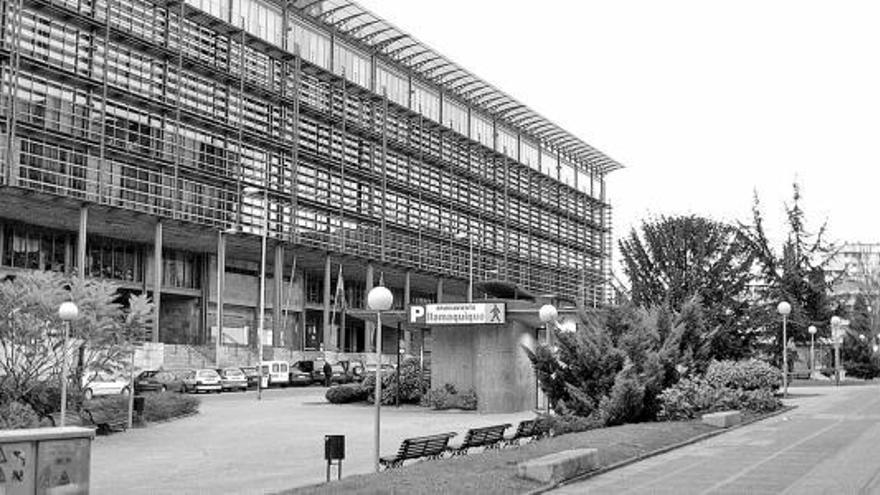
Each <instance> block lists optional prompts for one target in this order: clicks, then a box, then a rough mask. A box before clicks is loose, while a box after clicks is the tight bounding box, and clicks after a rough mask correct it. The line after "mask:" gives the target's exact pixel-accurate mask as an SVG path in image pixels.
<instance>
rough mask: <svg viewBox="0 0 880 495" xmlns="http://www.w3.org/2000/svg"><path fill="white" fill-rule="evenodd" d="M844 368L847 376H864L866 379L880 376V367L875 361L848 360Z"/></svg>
mask: <svg viewBox="0 0 880 495" xmlns="http://www.w3.org/2000/svg"><path fill="white" fill-rule="evenodd" d="M843 369H845V370H846V374H847V376H851V377H853V378H862V379H864V380H873V379H874V378H876V377H877V376H880V369H878V367H877V365H876V364H875V363H872V362H869V363H865V362H853V361H847V362H845V363H843Z"/></svg>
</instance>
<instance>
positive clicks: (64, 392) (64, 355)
mask: <svg viewBox="0 0 880 495" xmlns="http://www.w3.org/2000/svg"><path fill="white" fill-rule="evenodd" d="M69 333H70V321H66V322H64V336H63V337H62V339H61V421H60V424H61V426H64V416H65V415H66V414H67V337H68V334H69Z"/></svg>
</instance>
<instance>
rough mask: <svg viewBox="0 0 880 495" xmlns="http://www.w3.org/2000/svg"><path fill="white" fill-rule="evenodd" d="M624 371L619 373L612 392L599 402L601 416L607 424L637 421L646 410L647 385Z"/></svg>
mask: <svg viewBox="0 0 880 495" xmlns="http://www.w3.org/2000/svg"><path fill="white" fill-rule="evenodd" d="M624 373H625V372H622V373H620V374H619V375H618V378H617V379H616V380H615V381H614V386H613V387H612V388H611V393H610V394H609V395H608V396H606V397H604V398H603V399H602V401H601V402H600V403H599V417H600V418H601V420H602V423H603V424H605V425H607V426H614V425H622V424H624V423H630V422H637V421H639V420H640V419H641V416H642V411H643V410H644V400H645V386H644V385H642V384H641V383H639V381H638V380H637V378H636V377H634V376H627V375H625V374H624Z"/></svg>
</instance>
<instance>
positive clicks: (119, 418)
mask: <svg viewBox="0 0 880 495" xmlns="http://www.w3.org/2000/svg"><path fill="white" fill-rule="evenodd" d="M82 413H83V416H84V418H85V419H86V420H88V421H89V422H91V424H93V425H95V427H96V428H97V432H96V433H97V434H98V435H109V434H111V433H114V432H120V431H125V430H127V429H128V413H127V412H126V413H124V414H123V413H116V414H109V415H100V416H98V417H97V418H96V417H95V415H94V414H92V411H90V410H89V409H85V408H83V410H82Z"/></svg>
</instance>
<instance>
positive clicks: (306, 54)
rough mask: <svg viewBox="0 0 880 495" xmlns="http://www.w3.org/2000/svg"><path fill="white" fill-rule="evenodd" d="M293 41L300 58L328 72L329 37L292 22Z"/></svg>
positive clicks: (300, 23)
mask: <svg viewBox="0 0 880 495" xmlns="http://www.w3.org/2000/svg"><path fill="white" fill-rule="evenodd" d="M293 40H294V43H296V44H297V45H298V46H299V50H300V56H301V57H302V58H304V59H305V60H308V61H309V62H311V63H313V64H315V65H317V66H319V67H323V68H324V69H327V70H330V36H328V35H326V34H324V33H323V32H321V31H318V30H317V29H315V28H312V27H309V26H306V25H305V24H303V23H302V22H298V21H294V27H293Z"/></svg>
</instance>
